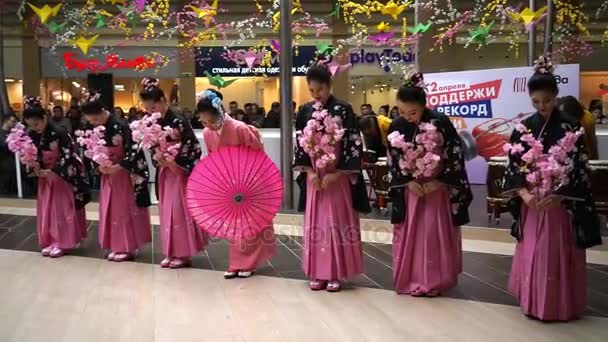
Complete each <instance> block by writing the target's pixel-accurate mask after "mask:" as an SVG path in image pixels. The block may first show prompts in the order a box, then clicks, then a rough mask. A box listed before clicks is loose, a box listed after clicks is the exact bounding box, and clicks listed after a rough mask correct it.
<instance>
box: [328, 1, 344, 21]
mask: <svg viewBox="0 0 608 342" xmlns="http://www.w3.org/2000/svg"><path fill="white" fill-rule="evenodd" d="M340 10H341V7H340V3H339V2H336V4H335V5H334V11H333V12H331V13H329V15H328V17H334V18H336V19H340Z"/></svg>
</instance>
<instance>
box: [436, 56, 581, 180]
mask: <svg viewBox="0 0 608 342" xmlns="http://www.w3.org/2000/svg"><path fill="white" fill-rule="evenodd" d="M533 73H534V71H533V68H532V67H521V68H507V69H488V70H477V71H460V72H447V73H436V74H426V75H425V76H424V78H425V82H426V83H427V86H428V97H427V105H428V106H429V107H431V108H433V109H435V110H436V111H439V112H442V113H444V114H446V115H447V116H449V117H450V119H451V120H452V122H453V123H454V125H455V126H456V129H458V130H459V131H463V130H464V131H467V132H465V133H464V134H463V136H469V137H471V138H472V140H473V141H474V144H476V147H477V154H478V155H477V157H475V158H473V159H472V160H469V161H468V162H467V172H468V174H469V180H470V181H471V183H473V184H485V183H486V172H487V161H488V160H489V159H490V158H491V157H496V156H502V155H504V152H503V150H502V148H503V145H504V144H505V143H506V142H507V141H508V139H509V137H510V135H511V132H512V130H513V128H514V127H515V124H516V123H517V122H518V120H519V119H521V118H522V117H525V116H526V115H529V114H531V113H532V112H534V108H533V107H532V104H531V101H530V97H529V95H528V89H527V83H528V79H529V78H530V76H531V75H532V74H533ZM555 78H556V80H557V83H558V85H559V96H567V95H572V96H574V97H576V98H578V97H579V65H578V64H566V65H558V66H557V67H556V70H555ZM467 133H468V134H467Z"/></svg>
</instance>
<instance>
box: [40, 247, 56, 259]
mask: <svg viewBox="0 0 608 342" xmlns="http://www.w3.org/2000/svg"><path fill="white" fill-rule="evenodd" d="M51 251H53V247H52V246H48V247H46V248H43V249H42V251H41V252H40V253H42V256H43V257H48V256H49V255H50V254H51Z"/></svg>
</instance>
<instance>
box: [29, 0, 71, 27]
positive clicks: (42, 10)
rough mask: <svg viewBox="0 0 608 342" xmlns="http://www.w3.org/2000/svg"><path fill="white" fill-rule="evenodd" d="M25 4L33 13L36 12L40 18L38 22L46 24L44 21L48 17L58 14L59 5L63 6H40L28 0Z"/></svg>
mask: <svg viewBox="0 0 608 342" xmlns="http://www.w3.org/2000/svg"><path fill="white" fill-rule="evenodd" d="M27 4H28V5H29V6H30V8H31V9H32V10H33V11H34V13H36V15H37V16H38V18H39V19H40V22H41V23H43V24H46V22H47V21H48V20H49V18H50V17H55V16H57V14H59V10H60V9H61V6H63V4H57V5H55V6H53V7H51V6H49V5H44V6H42V7H36V6H34V5H32V4H30V3H29V2H28V3H27Z"/></svg>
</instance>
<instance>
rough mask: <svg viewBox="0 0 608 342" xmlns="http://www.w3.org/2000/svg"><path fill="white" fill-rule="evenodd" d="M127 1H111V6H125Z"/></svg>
mask: <svg viewBox="0 0 608 342" xmlns="http://www.w3.org/2000/svg"><path fill="white" fill-rule="evenodd" d="M125 1H126V0H110V4H112V5H116V4H121V5H124V4H125Z"/></svg>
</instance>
